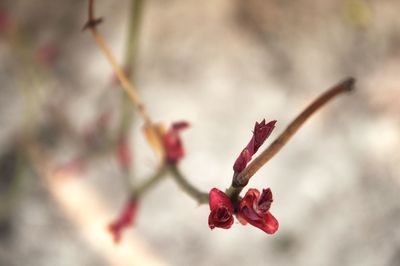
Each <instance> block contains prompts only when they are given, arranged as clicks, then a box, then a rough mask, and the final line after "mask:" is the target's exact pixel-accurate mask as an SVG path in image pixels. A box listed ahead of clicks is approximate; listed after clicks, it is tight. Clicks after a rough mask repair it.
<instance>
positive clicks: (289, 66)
mask: <svg viewBox="0 0 400 266" xmlns="http://www.w3.org/2000/svg"><path fill="white" fill-rule="evenodd" d="M130 2H131V1H128V0H119V1H104V0H97V1H96V13H97V14H98V15H101V16H103V17H104V18H105V23H103V24H102V25H101V27H100V31H101V32H102V33H103V34H104V36H105V38H106V40H107V42H108V43H109V44H110V46H111V47H112V50H113V52H114V53H115V55H116V56H117V58H118V59H119V60H120V62H121V63H122V62H123V61H124V58H123V57H124V49H125V44H126V38H127V37H126V36H127V30H128V20H129V12H130V5H131V3H130ZM143 2H144V8H143V12H142V22H141V25H140V35H139V36H140V38H139V42H138V43H139V48H138V54H137V57H136V61H135V72H134V77H135V78H134V79H135V84H136V85H137V87H138V90H139V94H140V95H141V97H142V99H143V102H144V103H145V105H146V107H147V109H148V111H149V113H150V114H151V116H152V117H154V118H155V120H156V121H158V122H163V123H165V125H169V124H170V123H171V122H173V121H177V120H186V121H189V122H190V123H191V128H190V130H187V131H185V132H184V133H183V140H184V143H185V147H186V152H187V156H186V157H185V159H184V160H183V161H182V162H181V163H180V166H181V169H182V171H183V172H184V173H185V174H186V175H187V177H188V179H189V180H190V181H191V182H192V183H193V184H195V185H196V186H197V187H198V188H199V189H201V190H203V191H208V190H209V189H210V188H212V187H218V188H220V189H224V188H226V187H228V186H229V184H230V181H231V176H232V164H233V162H234V160H235V158H236V156H237V154H238V152H240V151H241V149H242V148H243V146H244V145H245V144H246V143H247V141H248V139H249V138H250V136H251V129H252V127H253V125H254V122H255V121H260V120H261V119H263V118H266V119H267V120H268V119H269V120H272V119H276V120H278V124H277V128H276V129H275V132H274V133H273V134H272V136H271V138H272V139H273V138H274V137H276V136H277V135H278V134H279V132H281V131H282V130H283V129H284V128H285V126H286V125H287V124H288V123H289V122H290V121H291V119H293V118H294V117H295V116H296V115H297V114H298V113H299V112H300V111H301V110H302V109H303V108H304V107H305V106H306V105H307V104H308V103H309V102H310V101H311V100H312V99H313V98H315V97H316V96H317V95H318V94H320V93H321V92H323V91H324V90H325V89H327V88H328V87H330V86H331V85H333V84H335V83H337V82H338V81H340V80H341V79H343V78H344V77H347V76H354V77H355V78H356V79H357V85H356V91H355V92H354V93H352V94H351V95H343V96H340V97H338V98H337V99H335V100H334V101H333V102H331V103H329V104H328V105H327V106H326V107H324V108H323V110H321V111H320V112H319V113H317V114H316V115H315V116H313V117H312V118H311V119H310V121H308V122H307V123H306V124H305V126H304V127H303V128H302V129H301V130H300V131H299V133H298V134H297V135H296V136H295V137H294V138H293V139H292V140H291V141H290V142H289V144H288V145H287V146H286V147H284V149H283V150H282V151H281V152H280V153H279V154H278V155H277V156H276V157H275V158H274V159H273V160H271V161H270V162H269V163H268V164H267V165H266V166H265V167H264V168H263V169H262V170H261V171H259V172H258V173H257V174H256V175H255V176H254V178H253V179H252V180H251V182H250V184H249V187H254V188H258V189H262V188H265V187H271V189H272V191H273V193H274V203H273V205H272V209H271V212H272V213H273V214H274V215H275V216H276V217H277V218H278V220H279V222H280V229H279V230H278V232H277V233H276V234H275V235H272V236H270V235H266V234H264V233H263V232H262V231H260V230H258V229H257V228H254V227H251V226H241V225H240V224H238V223H237V224H235V225H234V226H233V227H232V228H231V229H229V230H220V229H215V230H213V231H211V230H210V229H209V228H208V225H207V217H208V213H209V210H208V206H198V205H197V203H196V202H195V201H194V200H193V199H192V198H190V197H188V196H187V195H186V194H184V193H183V192H182V191H181V190H180V189H179V188H178V187H177V186H176V184H175V183H174V182H173V180H171V179H170V178H166V179H165V180H163V181H162V182H161V183H160V184H159V186H157V187H155V188H154V189H153V190H152V191H150V192H149V193H148V194H147V195H146V196H145V197H144V198H143V199H142V200H141V202H140V209H139V213H138V216H137V218H136V221H135V225H134V228H133V229H130V230H129V231H127V232H126V234H125V235H124V239H123V241H122V242H121V243H120V244H119V245H118V246H115V245H113V243H112V239H111V237H110V236H109V235H108V234H107V232H106V226H107V224H108V223H109V222H110V221H111V220H112V219H114V218H115V216H116V215H118V212H119V211H120V209H121V208H122V206H123V204H124V202H125V200H126V198H127V197H128V194H127V180H126V179H127V177H126V174H124V173H123V172H121V170H120V168H119V166H118V162H117V160H116V156H115V152H114V150H113V149H112V148H110V147H109V145H106V144H104V143H107V141H106V140H108V139H109V138H108V137H109V135H113V134H115V132H116V128H118V123H119V121H120V117H121V106H122V101H121V90H120V88H119V87H118V85H116V84H115V82H114V81H113V74H112V73H113V71H112V69H111V67H110V65H109V64H108V63H107V62H106V60H105V58H104V56H103V55H102V54H101V53H100V51H99V49H98V47H97V46H96V44H95V42H94V40H93V38H92V36H91V35H90V33H89V32H82V31H81V29H82V26H83V24H84V23H85V21H86V15H87V10H86V8H87V4H86V1H82V0H69V1H51V0H30V1H26V0H1V1H0V60H1V64H0V84H1V85H0V86H1V87H0V170H1V173H0V174H1V176H0V177H1V180H0V182H1V184H0V207H1V209H0V210H1V212H0V265H7V266H13V265H31V266H39V265H40V266H44V265H49V266H50V265H51V266H54V265H193V266H194V265H269V264H271V265H277V266H278V265H307V266H310V265H327V266H329V265H342V266H344V265H363V266H368V265H371V266H372V265H388V266H396V265H400V227H399V224H400V200H399V192H400V150H399V148H400V50H399V47H400V17H399V15H398V11H399V9H400V3H399V1H398V0H382V1H372V0H340V1H310V0H299V1H283V0H247V1H242V0H212V1H210V0H209V1H195V0H168V1H163V0H148V1H143ZM129 122H130V123H131V127H130V130H129V134H128V136H129V140H130V146H131V148H132V150H133V166H132V172H131V174H130V177H129V178H130V180H131V181H132V182H133V183H140V182H141V181H142V180H144V179H145V178H146V177H147V176H149V175H151V174H152V173H153V172H154V171H155V169H156V167H157V165H158V161H157V158H156V157H155V155H154V153H153V152H152V151H151V149H150V148H149V147H148V145H147V143H146V141H145V138H144V137H143V134H142V133H141V126H142V121H141V119H140V118H139V117H137V116H136V115H135V114H133V115H132V117H131V119H130V120H129ZM37 147H40V148H41V149H43V150H44V151H45V153H42V152H38V148H37ZM39 150H40V149H39ZM49 169H50V170H49Z"/></svg>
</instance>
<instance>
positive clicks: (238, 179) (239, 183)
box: [227, 77, 355, 199]
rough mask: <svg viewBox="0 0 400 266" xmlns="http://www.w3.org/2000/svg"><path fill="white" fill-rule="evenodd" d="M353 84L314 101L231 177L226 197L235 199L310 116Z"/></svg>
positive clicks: (342, 84)
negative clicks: (265, 147)
mask: <svg viewBox="0 0 400 266" xmlns="http://www.w3.org/2000/svg"><path fill="white" fill-rule="evenodd" d="M354 83H355V79H354V78H351V77H350V78H347V79H345V80H344V81H342V82H340V83H338V84H337V85H335V86H333V87H332V88H330V89H329V90H327V91H326V92H325V93H323V94H322V95H320V96H319V97H318V98H317V99H315V100H314V101H313V102H312V103H311V104H310V105H309V106H308V107H307V108H306V109H305V110H304V111H303V112H301V113H300V114H299V115H298V116H297V117H296V118H295V119H294V120H293V122H292V123H290V124H289V126H288V127H287V128H286V129H285V130H284V131H283V132H282V134H281V135H280V136H279V137H278V138H277V139H276V140H275V141H274V142H272V143H271V144H270V145H269V147H268V148H267V149H265V150H264V151H263V152H262V153H261V154H260V155H259V156H257V158H255V159H254V160H253V161H252V162H251V163H250V164H249V165H248V166H247V167H246V168H245V169H244V170H243V171H242V172H241V173H240V174H238V175H236V176H234V177H233V179H232V185H231V187H230V188H229V189H228V190H227V193H228V195H229V196H230V197H231V198H233V199H235V198H237V197H238V196H239V194H240V192H241V190H242V189H243V187H244V186H246V185H247V183H248V182H249V180H250V178H251V177H252V176H253V175H254V174H255V173H256V172H257V171H258V170H259V169H260V168H261V167H262V166H263V165H265V164H266V163H267V162H268V161H269V160H270V159H271V158H272V157H273V156H274V155H275V154H277V153H278V152H279V151H280V150H281V149H282V148H283V146H284V145H285V144H286V143H287V142H288V141H289V140H290V139H291V138H292V136H293V135H294V134H295V133H296V132H297V130H299V128H300V127H301V126H302V125H303V124H304V122H305V121H307V119H308V118H309V117H310V116H311V115H312V114H314V113H315V112H316V111H317V110H318V109H320V108H321V107H322V106H324V105H325V104H326V103H327V102H329V101H330V100H332V99H333V98H335V97H336V96H338V95H340V94H342V93H344V92H349V91H351V90H352V89H353V87H354Z"/></svg>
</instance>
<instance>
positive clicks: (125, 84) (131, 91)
mask: <svg viewBox="0 0 400 266" xmlns="http://www.w3.org/2000/svg"><path fill="white" fill-rule="evenodd" d="M93 1H94V0H89V5H88V8H89V10H88V15H89V19H88V22H87V23H86V25H87V26H86V28H88V29H89V30H90V31H91V32H92V34H93V37H94V39H95V40H96V42H97V44H98V46H99V47H100V49H101V51H102V52H103V54H104V55H105V57H106V58H107V60H108V62H109V63H110V64H111V66H112V68H113V69H114V72H115V74H116V75H117V77H118V80H119V81H120V82H121V85H122V88H123V89H124V90H125V92H126V93H127V94H128V96H129V98H130V99H131V101H132V103H133V104H134V106H135V107H136V109H137V110H138V112H139V114H140V115H141V116H142V117H143V119H144V122H145V124H146V125H147V126H151V125H152V122H151V119H150V116H149V115H148V113H147V111H146V109H145V108H144V105H143V104H142V102H141V100H140V98H139V95H138V94H137V93H136V89H135V87H134V86H133V85H132V84H131V83H130V82H129V79H128V78H127V77H126V75H125V73H124V71H123V70H122V68H121V67H120V66H119V65H118V63H117V60H116V59H115V57H114V55H113V53H112V52H111V49H110V48H109V47H108V45H107V43H106V41H105V40H104V38H103V36H102V35H101V34H100V33H99V32H98V31H97V28H96V26H97V25H96V23H93V22H94V21H97V20H96V19H95V17H94V3H93Z"/></svg>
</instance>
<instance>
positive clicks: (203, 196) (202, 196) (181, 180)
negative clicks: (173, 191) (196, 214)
mask: <svg viewBox="0 0 400 266" xmlns="http://www.w3.org/2000/svg"><path fill="white" fill-rule="evenodd" d="M169 171H170V173H171V176H172V178H173V179H174V180H175V181H176V183H177V184H178V185H179V186H180V187H181V189H182V190H183V191H185V192H186V193H187V194H188V195H189V196H191V197H192V198H194V199H195V200H196V201H197V202H198V203H199V204H206V203H208V193H204V192H201V191H200V190H198V189H197V188H196V187H194V186H193V185H192V184H190V183H189V182H188V181H187V180H186V178H185V177H184V176H183V174H182V173H181V171H180V170H179V168H178V167H177V166H176V165H170V166H169Z"/></svg>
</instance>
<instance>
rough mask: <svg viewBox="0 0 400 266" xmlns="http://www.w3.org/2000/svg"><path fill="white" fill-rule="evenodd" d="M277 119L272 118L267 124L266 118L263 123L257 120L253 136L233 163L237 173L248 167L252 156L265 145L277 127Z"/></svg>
mask: <svg viewBox="0 0 400 266" xmlns="http://www.w3.org/2000/svg"><path fill="white" fill-rule="evenodd" d="M275 123H276V120H272V121H270V122H268V124H265V119H264V120H263V121H261V123H258V122H256V124H255V126H254V132H253V136H252V137H251V139H250V142H249V143H248V144H247V146H246V148H244V149H243V151H242V152H241V153H240V155H239V157H238V158H237V159H236V161H235V164H234V165H233V170H234V171H235V173H240V172H242V171H243V170H244V168H246V165H247V164H248V163H249V162H250V161H251V158H252V156H253V155H254V154H255V153H256V152H257V151H258V149H259V148H260V147H261V145H263V143H264V142H265V140H266V139H267V138H268V137H269V135H271V132H272V130H273V129H274V128H275Z"/></svg>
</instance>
